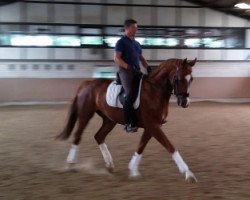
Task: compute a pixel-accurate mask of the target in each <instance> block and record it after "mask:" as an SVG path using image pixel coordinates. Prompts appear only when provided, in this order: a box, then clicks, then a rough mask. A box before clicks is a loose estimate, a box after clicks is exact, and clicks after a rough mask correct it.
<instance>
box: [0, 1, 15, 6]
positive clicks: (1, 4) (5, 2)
mask: <svg viewBox="0 0 250 200" xmlns="http://www.w3.org/2000/svg"><path fill="white" fill-rule="evenodd" d="M19 1H20V0H19ZM15 2H18V1H16V0H1V1H0V6H3V5H6V4H10V3H15Z"/></svg>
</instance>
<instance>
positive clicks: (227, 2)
mask: <svg viewBox="0 0 250 200" xmlns="http://www.w3.org/2000/svg"><path fill="white" fill-rule="evenodd" d="M185 1H187V2H190V3H195V4H198V5H200V6H202V7H208V8H211V9H214V10H217V11H221V12H224V13H227V14H231V15H235V16H237V17H241V18H245V19H247V20H250V8H245V9H241V8H237V7H235V5H236V4H237V3H246V4H248V5H249V6H250V0H219V1H218V0H185Z"/></svg>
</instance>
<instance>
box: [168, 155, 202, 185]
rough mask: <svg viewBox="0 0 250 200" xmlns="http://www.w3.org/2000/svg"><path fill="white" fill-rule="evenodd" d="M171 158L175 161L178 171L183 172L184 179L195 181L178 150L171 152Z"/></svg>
mask: <svg viewBox="0 0 250 200" xmlns="http://www.w3.org/2000/svg"><path fill="white" fill-rule="evenodd" d="M172 158H173V160H174V161H175V163H176V165H177V167H178V169H179V171H180V172H181V173H182V174H185V179H186V180H187V181H188V182H197V179H196V177H195V176H194V174H193V172H191V171H190V170H189V168H188V166H187V164H186V163H185V161H184V160H183V159H182V157H181V155H180V153H179V152H178V151H175V152H174V153H173V154H172Z"/></svg>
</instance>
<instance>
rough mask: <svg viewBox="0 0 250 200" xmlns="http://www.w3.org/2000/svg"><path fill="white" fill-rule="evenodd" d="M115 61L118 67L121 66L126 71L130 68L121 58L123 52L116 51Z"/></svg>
mask: <svg viewBox="0 0 250 200" xmlns="http://www.w3.org/2000/svg"><path fill="white" fill-rule="evenodd" d="M114 61H115V63H116V64H117V65H119V66H121V67H123V68H125V69H128V68H129V65H128V64H127V63H126V62H124V60H123V59H122V58H121V52H119V51H116V52H115V53H114Z"/></svg>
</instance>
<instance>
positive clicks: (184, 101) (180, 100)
mask: <svg viewBox="0 0 250 200" xmlns="http://www.w3.org/2000/svg"><path fill="white" fill-rule="evenodd" d="M177 104H178V106H181V107H182V108H187V107H188V106H189V104H190V100H189V98H188V97H183V96H178V97H177Z"/></svg>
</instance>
